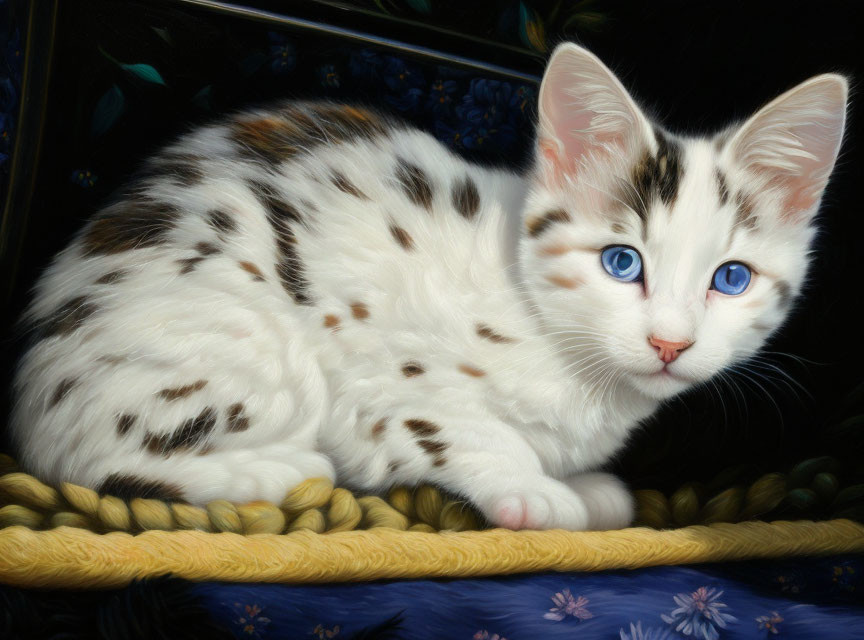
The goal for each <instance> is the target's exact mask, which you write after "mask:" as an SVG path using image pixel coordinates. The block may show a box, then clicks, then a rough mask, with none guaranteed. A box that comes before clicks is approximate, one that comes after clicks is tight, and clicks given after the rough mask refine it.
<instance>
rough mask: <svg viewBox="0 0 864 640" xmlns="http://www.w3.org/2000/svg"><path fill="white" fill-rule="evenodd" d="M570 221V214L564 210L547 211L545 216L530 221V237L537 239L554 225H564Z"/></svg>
mask: <svg viewBox="0 0 864 640" xmlns="http://www.w3.org/2000/svg"><path fill="white" fill-rule="evenodd" d="M570 221H571V218H570V214H569V213H567V212H566V211H564V209H552V210H551V211H547V212H546V213H544V214H543V215H540V216H537V217H536V218H531V219H530V220H529V221H528V235H530V236H531V237H532V238H536V237H538V236H540V235H541V234H542V233H543V232H544V231H546V229H548V228H549V227H551V226H552V225H553V224H556V223H562V224H564V223H567V222H570Z"/></svg>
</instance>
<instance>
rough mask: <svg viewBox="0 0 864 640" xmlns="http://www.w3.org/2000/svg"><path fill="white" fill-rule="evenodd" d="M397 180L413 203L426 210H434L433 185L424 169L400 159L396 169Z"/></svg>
mask: <svg viewBox="0 0 864 640" xmlns="http://www.w3.org/2000/svg"><path fill="white" fill-rule="evenodd" d="M396 179H397V180H398V181H399V184H400V185H401V186H402V189H403V190H404V191H405V195H406V196H408V199H409V200H410V201H411V202H413V203H414V204H416V205H419V206H421V207H423V208H425V209H431V208H432V197H433V196H432V184H431V183H430V182H429V177H428V176H427V175H426V172H425V171H423V169H421V168H420V167H418V166H417V165H416V164H411V163H410V162H408V161H406V160H402V159H400V160H399V166H397V167H396Z"/></svg>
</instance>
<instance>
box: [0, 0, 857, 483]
mask: <svg viewBox="0 0 864 640" xmlns="http://www.w3.org/2000/svg"><path fill="white" fill-rule="evenodd" d="M7 2H9V6H7V7H6V9H7V12H6V18H7V19H8V20H11V23H10V24H11V25H12V27H13V28H14V29H17V30H18V32H20V33H19V36H20V39H21V40H22V41H25V40H26V41H28V42H30V43H31V49H28V56H30V59H31V60H32V61H33V66H32V68H31V69H30V71H29V72H27V73H29V74H30V75H29V76H28V77H29V78H30V79H31V82H30V84H29V94H27V95H25V94H22V102H24V104H25V109H24V110H22V111H21V113H20V118H19V119H18V123H19V126H18V129H17V130H16V131H15V132H14V133H15V136H16V141H15V142H16V145H17V146H15V150H16V151H15V154H14V157H13V160H14V163H13V162H12V161H10V163H8V164H7V166H5V167H3V172H4V174H5V175H6V176H11V177H10V182H9V185H8V186H9V188H10V191H9V193H10V194H11V195H10V198H9V200H7V216H8V217H7V222H6V224H5V225H4V230H3V233H4V241H5V244H4V249H3V255H2V273H3V283H2V284H3V285H4V286H3V291H4V299H5V300H6V301H7V304H6V306H5V310H4V334H3V335H4V336H7V337H6V339H5V341H4V344H3V346H4V360H5V362H6V364H7V366H5V367H4V368H3V369H4V374H5V375H6V377H7V380H6V383H7V387H8V377H9V374H10V371H11V369H12V366H13V365H12V363H13V359H14V357H15V353H16V351H17V350H18V349H19V348H20V344H19V342H18V340H17V338H16V337H15V334H14V333H13V332H12V324H11V323H12V321H13V320H14V318H16V317H17V316H18V315H19V314H20V311H21V309H22V307H23V304H24V303H25V301H26V296H27V290H28V288H29V287H30V286H31V285H32V283H33V282H34V280H35V278H36V276H37V275H38V273H39V271H40V269H42V268H43V267H44V266H45V264H46V263H47V261H48V260H49V259H50V256H51V255H52V254H53V253H54V252H56V251H57V250H59V249H60V248H62V247H63V246H64V244H65V243H66V242H67V240H68V238H69V236H70V234H71V233H72V232H74V230H75V229H77V228H78V227H80V225H81V224H82V222H83V220H84V219H85V217H86V216H87V215H89V213H91V212H92V211H94V210H95V208H96V207H97V206H98V205H99V203H100V202H102V201H104V199H105V198H106V197H107V196H108V195H109V194H110V192H111V191H112V190H113V189H114V188H116V187H117V186H119V185H120V183H121V182H122V180H123V179H124V176H125V175H126V174H128V173H129V172H130V171H131V170H132V169H133V168H134V166H135V164H136V163H137V162H138V161H139V160H140V159H141V158H143V157H144V156H146V154H147V153H148V152H150V151H152V150H153V148H154V147H155V146H158V145H159V144H160V143H162V142H164V141H166V140H168V139H169V138H170V137H171V136H173V135H176V134H177V133H178V132H180V131H182V130H183V129H184V128H185V127H187V126H188V125H189V124H194V123H196V122H203V121H206V120H207V119H208V118H210V117H212V116H213V115H214V114H218V113H220V112H222V111H225V110H228V109H233V108H236V107H240V106H243V105H246V104H249V103H253V102H257V101H261V100H265V99H267V98H271V97H276V96H298V97H310V96H328V97H335V98H338V99H342V100H362V101H364V102H367V103H373V104H376V105H379V106H381V107H383V108H386V109H390V110H394V111H397V112H401V115H403V117H407V118H409V119H411V120H413V121H415V122H417V123H418V125H419V126H422V127H425V128H428V129H430V130H433V131H434V132H435V133H436V135H439V137H440V138H442V140H445V141H446V140H448V139H449V140H450V141H451V142H452V140H454V139H455V138H454V135H455V134H453V132H454V131H455V132H456V133H457V134H460V132H468V133H467V134H466V136H467V137H466V136H462V137H460V138H459V140H461V142H459V144H457V147H459V150H460V151H461V152H463V153H465V154H466V155H468V156H470V157H472V158H476V159H478V160H479V161H483V162H497V163H500V162H507V163H511V164H517V165H518V164H520V163H521V164H524V162H525V158H526V157H527V152H528V150H529V147H530V134H531V132H530V125H529V121H530V117H531V109H532V108H533V105H532V103H531V96H530V91H529V93H528V94H526V95H528V98H527V102H528V104H527V107H526V109H525V110H524V112H522V113H521V114H520V113H517V115H516V116H513V117H509V116H508V118H509V119H507V120H506V122H505V121H503V120H502V123H501V125H500V127H499V128H498V130H497V133H496V134H495V135H494V136H492V137H491V138H490V141H489V142H487V144H486V146H485V147H484V148H482V149H480V148H478V147H477V145H473V144H472V145H469V143H468V141H469V140H471V138H470V135H471V132H472V131H474V129H472V127H473V126H474V124H473V123H472V120H471V113H470V112H469V111H466V110H465V109H463V110H461V111H460V110H459V109H458V105H459V104H465V100H466V98H465V97H464V96H465V95H469V94H470V93H471V92H472V91H473V92H475V93H476V91H477V90H478V89H477V88H478V87H480V88H482V87H487V88H488V87H489V86H495V87H497V89H496V91H497V93H495V95H496V96H498V97H497V98H494V99H493V102H494V100H496V99H499V98H500V95H501V92H502V91H504V89H503V88H502V87H500V86H498V85H476V84H474V81H475V80H477V79H478V78H486V79H489V80H494V81H497V82H503V83H507V84H508V86H509V87H510V89H512V90H513V91H516V90H517V89H518V88H519V87H528V88H529V89H530V88H531V86H532V85H531V82H530V77H526V76H535V77H539V75H540V74H541V73H542V68H543V60H544V58H545V57H546V55H548V51H549V49H550V48H551V47H553V46H554V44H555V43H557V42H559V41H561V40H563V39H571V40H575V41H577V42H579V43H580V44H583V45H585V46H587V47H588V48H590V49H591V50H593V51H594V52H595V53H597V54H598V55H599V56H600V57H601V58H602V59H603V60H604V61H605V62H606V63H607V64H608V65H609V66H610V67H611V68H612V69H613V70H614V71H615V72H616V73H618V74H619V76H620V77H621V78H622V81H623V82H624V84H625V85H626V86H627V87H628V88H629V89H631V90H632V92H633V94H634V95H635V96H636V97H637V98H638V99H639V100H640V101H641V102H642V104H643V105H644V106H646V107H647V109H648V111H649V112H650V113H653V114H655V115H656V116H657V117H659V118H660V120H661V122H662V123H663V124H665V125H666V126H667V127H668V128H670V129H672V130H674V131H679V132H680V131H693V132H701V131H711V130H714V129H717V128H720V127H723V126H726V125H728V124H729V123H730V122H732V121H735V120H737V119H743V118H745V117H747V116H748V115H749V114H750V113H752V112H753V111H754V110H755V109H756V108H758V107H759V106H760V105H761V104H763V103H765V102H766V101H768V100H770V99H771V98H773V97H775V96H776V95H778V94H779V93H781V92H782V91H784V90H786V89H788V88H790V87H792V86H793V85H795V84H797V83H798V82H800V81H803V80H805V79H806V78H808V77H810V76H811V75H814V74H817V73H822V72H826V71H833V72H841V73H844V74H846V75H847V76H849V77H850V79H851V81H852V87H853V91H852V104H851V109H850V112H849V120H848V128H847V135H846V141H845V144H844V147H843V150H842V152H841V158H840V161H839V164H838V167H837V170H836V171H835V175H834V178H833V179H832V182H831V185H830V187H829V189H828V193H827V195H826V198H825V201H824V205H823V213H822V215H821V216H820V218H819V227H820V229H821V234H820V237H819V241H818V247H817V253H816V256H815V260H814V265H813V270H812V275H811V278H810V282H809V284H808V286H807V290H806V294H805V296H804V297H802V299H801V300H799V302H798V305H797V309H796V311H795V312H794V314H793V316H792V317H791V319H790V320H789V322H788V324H787V326H786V327H785V328H784V329H783V331H782V332H781V333H780V335H778V336H777V337H776V338H775V339H774V340H772V342H771V344H770V345H769V347H768V353H767V354H766V355H767V357H768V358H770V360H771V361H772V362H773V363H774V365H775V366H776V367H778V368H779V370H780V371H782V372H783V373H780V372H778V371H776V370H771V369H768V368H764V367H763V368H758V367H756V368H754V369H753V370H751V371H750V372H748V373H746V375H742V374H736V375H734V379H735V384H734V385H730V384H721V383H718V385H717V386H716V387H713V388H709V389H704V390H698V391H694V392H692V393H690V394H688V395H687V396H685V397H683V398H680V399H678V400H676V401H674V402H672V403H670V404H669V406H668V407H666V408H664V410H662V411H661V412H660V414H659V415H658V416H657V417H656V418H655V419H654V420H652V421H651V423H650V424H648V425H646V427H645V428H644V429H643V430H642V431H641V432H640V433H639V434H638V435H637V436H636V437H635V438H634V441H633V443H632V444H631V446H630V447H628V449H627V451H626V452H625V453H624V454H623V455H622V456H621V457H620V460H619V461H618V462H617V470H619V471H620V472H621V473H623V474H624V475H625V476H626V477H627V478H628V479H630V480H631V482H632V483H633V484H634V486H636V487H637V488H640V487H651V488H657V489H661V490H671V489H673V488H675V487H677V486H679V485H680V484H681V483H682V482H683V481H689V480H700V481H708V480H710V479H711V478H712V477H714V476H715V475H716V474H718V473H720V472H721V471H724V470H728V469H730V468H732V469H733V470H734V473H733V474H732V475H733V476H735V477H740V478H742V479H745V480H746V479H750V480H752V479H753V478H755V477H757V476H758V474H759V473H762V472H768V471H788V470H789V469H790V468H791V467H792V466H793V465H795V464H796V463H799V462H801V461H802V460H804V459H806V458H812V457H814V456H819V455H830V456H833V458H834V459H835V460H836V470H837V473H838V474H839V475H840V476H841V477H843V478H845V481H848V482H853V481H859V480H860V479H861V478H862V477H864V476H862V473H864V467H862V462H861V453H862V444H864V430H862V428H861V427H860V425H861V423H862V422H864V420H862V419H859V418H858V417H857V416H858V415H859V414H862V413H864V408H862V398H861V396H862V394H861V393H860V390H859V392H858V393H855V390H856V389H857V388H858V387H859V385H860V384H861V382H862V380H864V376H862V374H861V368H862V359H864V341H862V331H861V326H862V321H861V315H860V314H859V311H858V308H859V307H860V300H861V297H862V292H864V287H862V283H861V273H862V269H861V264H860V261H861V256H862V252H861V250H860V243H861V242H862V239H864V207H862V203H864V193H862V175H864V174H862V166H864V165H862V155H861V154H862V151H861V149H862V147H864V133H862V132H864V129H862V123H861V114H862V106H861V100H862V97H861V96H860V95H858V94H859V92H858V91H857V90H856V86H857V85H858V84H859V78H861V77H862V68H861V62H862V56H861V53H862V50H861V46H860V40H861V37H862V35H861V34H862V32H864V23H862V20H861V17H860V14H859V13H858V10H857V6H856V5H857V3H854V2H821V3H803V2H802V3H797V2H788V1H787V2H744V1H741V2H722V3H720V2H660V1H655V2H650V3H635V2H634V3H629V2H628V3H623V2H617V3H612V2H599V1H597V2H591V1H584V0H583V1H580V2H574V3H563V4H562V3H560V2H559V3H556V2H547V1H542V0H537V1H535V2H523V3H520V2H509V1H504V2H497V3H493V2H465V1H464V0H462V1H461V2H454V1H449V0H448V1H440V2H436V1H434V0H430V1H429V2H421V1H417V0H414V1H407V0H406V1H405V2H400V1H396V0H385V1H380V2H376V1H371V0H370V1H369V2H364V1H362V0H359V1H357V2H350V3H349V2H343V3H335V2H315V1H300V0H298V1H296V2H275V1H272V2H267V1H265V0H259V1H257V2H251V1H249V2H245V3H238V4H243V5H244V6H249V7H251V8H253V9H262V10H266V11H271V12H272V13H273V14H275V15H277V16H278V15H282V16H290V17H293V18H299V19H303V20H309V21H312V22H316V23H319V24H323V25H335V26H337V27H344V28H348V29H352V30H354V31H356V32H358V33H363V34H371V35H372V36H374V38H376V39H380V41H379V42H377V43H371V44H370V43H369V42H365V41H362V40H360V39H358V38H356V37H342V36H336V35H333V34H332V33H327V32H326V29H325V30H324V31H322V30H321V28H320V27H316V26H314V25H312V26H309V25H305V26H303V25H298V24H297V23H296V21H294V24H287V23H280V22H279V21H278V20H277V19H276V17H274V16H270V17H269V18H268V17H267V16H262V15H260V14H259V15H256V16H254V17H253V18H250V17H248V16H242V15H237V14H231V13H225V12H218V11H212V10H209V9H207V8H203V7H200V6H194V5H192V4H190V3H184V2H182V1H173V2H169V1H157V0H152V1H150V2H130V1H127V0H112V1H110V2H109V1H105V0H92V1H86V2H85V1H84V0H66V1H64V2H63V3H61V5H60V6H59V9H58V8H57V7H55V5H54V3H52V2H48V1H43V0H34V2H33V3H32V5H31V6H32V8H33V10H34V11H36V20H35V25H34V27H33V28H32V29H31V30H30V32H29V33H26V31H27V29H26V19H25V13H26V11H25V10H26V9H27V7H28V5H29V3H26V2H17V3H16V2H12V1H11V0H7ZM4 4H5V3H4ZM10 7H11V8H10ZM52 25H53V26H52ZM538 25H539V27H538ZM6 33H7V34H9V33H13V30H9V29H8V25H7V31H6ZM532 34H533V35H532ZM395 41H400V42H405V43H409V44H411V45H417V46H422V47H427V48H429V49H433V50H439V51H444V52H447V53H449V54H453V55H458V56H463V57H465V58H470V59H473V60H476V61H479V62H480V63H489V64H494V65H499V66H500V67H504V68H506V69H510V70H512V71H513V72H514V73H507V72H502V73H498V72H497V71H495V70H490V69H485V70H484V69H482V68H478V67H477V66H473V67H472V66H464V65H459V64H455V63H453V62H450V63H446V62H442V60H440V59H430V58H429V57H428V56H423V55H419V54H417V52H411V51H405V50H404V49H400V48H399V47H394V44H393V43H394V42H395ZM22 46H23V47H25V48H26V42H25V43H24V44H22ZM280 47H281V49H280ZM286 52H287V53H286ZM358 52H360V53H358ZM363 52H366V53H363ZM283 53H285V54H286V55H283ZM367 53H368V55H367ZM8 55H9V54H8V47H7V56H8ZM358 56H359V57H358ZM363 56H366V57H363ZM388 56H389V57H388ZM385 58H386V60H387V62H386V64H384V66H381V65H380V64H379V63H381V60H383V59H385ZM358 60H359V61H360V62H362V63H363V64H362V65H359V66H358ZM394 60H395V62H394ZM280 61H282V62H284V63H285V64H282V62H280ZM400 61H401V62H400ZM121 63H124V64H138V63H141V64H143V63H146V64H148V65H150V66H151V67H152V68H153V69H155V70H157V71H158V73H159V78H160V79H161V80H162V82H161V83H160V82H154V81H153V77H152V75H151V76H149V78H150V79H149V80H148V79H147V74H148V73H149V72H147V71H142V70H140V69H139V71H138V72H137V73H136V72H133V71H131V70H129V69H124V68H122V67H120V66H119V65H120V64H121ZM400 64H402V65H403V67H399V65H400ZM280 65H281V66H280ZM363 65H366V66H363ZM375 65H379V66H377V67H376V66H375ZM388 65H389V66H388ZM394 65H395V67H394ZM442 65H443V66H444V67H445V68H443V69H442V68H441V67H442ZM481 66H482V65H481ZM288 67H290V68H288ZM370 69H371V71H370ZM394 69H395V70H394ZM400 69H409V70H411V71H412V73H413V76H412V77H414V78H415V79H417V78H420V79H422V82H420V80H418V81H417V83H416V86H415V85H412V84H409V85H398V82H397V81H396V78H397V77H399V74H398V71H399V70H400ZM394 74H395V75H394ZM520 74H521V75H520ZM439 77H442V78H444V79H446V81H447V82H452V83H453V84H452V85H447V86H448V87H450V89H451V90H452V91H451V93H450V94H448V97H449V98H451V99H452V100H453V104H454V106H453V108H452V109H451V110H450V111H449V112H448V113H446V114H443V115H442V114H441V113H439V112H437V111H435V110H434V109H432V110H430V109H431V108H430V107H426V106H424V104H426V103H425V102H424V101H425V100H426V97H428V95H429V92H430V91H432V90H431V89H430V88H429V87H430V86H431V85H430V83H431V82H432V81H434V80H436V79H438V78H439ZM334 78H336V79H337V80H336V82H337V84H338V86H335V85H334V84H333V79H334ZM424 83H425V84H424ZM115 86H116V87H117V88H118V89H119V90H120V91H121V93H122V94H123V107H122V109H121V111H120V113H119V114H118V113H116V111H117V104H116V102H117V101H116V100H114V103H113V106H112V103H111V100H110V99H109V98H105V96H106V93H108V92H109V91H110V90H111V87H115ZM208 87H209V88H208ZM508 90H509V89H508ZM534 90H535V91H536V87H534ZM466 92H467V93H466ZM472 95H473V94H472ZM484 95H485V94H484ZM508 95H510V94H508ZM418 96H420V97H419V98H418ZM115 97H116V96H115ZM418 100H419V106H418ZM508 100H509V101H508ZM460 101H461V102H460ZM504 102H506V103H507V104H508V105H510V107H511V110H512V104H513V102H512V99H507V100H504ZM502 104H503V102H502ZM106 105H107V106H106ZM487 106H488V105H487ZM460 127H461V128H460ZM475 133H476V131H475ZM461 135H462V134H460V136H461ZM448 136H449V138H448ZM16 163H17V164H16ZM88 171H89V172H90V173H89V174H87V172H88ZM91 179H92V180H93V183H92V184H90V180H91ZM31 196H32V197H31ZM4 415H5V409H4ZM844 421H845V422H844ZM838 425H839V426H838ZM736 474H737V475H736ZM730 477H731V476H730Z"/></svg>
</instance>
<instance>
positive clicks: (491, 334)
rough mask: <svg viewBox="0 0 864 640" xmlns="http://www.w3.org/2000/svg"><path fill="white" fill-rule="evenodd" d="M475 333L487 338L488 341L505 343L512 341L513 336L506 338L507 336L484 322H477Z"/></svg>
mask: <svg viewBox="0 0 864 640" xmlns="http://www.w3.org/2000/svg"><path fill="white" fill-rule="evenodd" d="M476 329H477V335H478V336H480V337H481V338H483V339H485V340H489V341H490V342H496V343H499V344H501V343H507V342H514V340H513V338H508V337H507V336H502V335H501V334H500V333H498V332H496V331H495V330H494V329H492V327H490V326H489V325H486V324H478V325H477V327H476Z"/></svg>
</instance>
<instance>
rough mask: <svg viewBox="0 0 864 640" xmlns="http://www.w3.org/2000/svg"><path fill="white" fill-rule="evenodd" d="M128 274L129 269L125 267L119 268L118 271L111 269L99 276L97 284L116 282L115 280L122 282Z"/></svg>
mask: <svg viewBox="0 0 864 640" xmlns="http://www.w3.org/2000/svg"><path fill="white" fill-rule="evenodd" d="M127 275H128V271H126V270H125V269H117V270H116V271H109V272H108V273H106V274H105V275H104V276H102V277H101V278H99V279H98V280H97V281H96V284H114V283H115V282H120V281H121V280H122V279H123V278H125V277H126V276H127Z"/></svg>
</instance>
